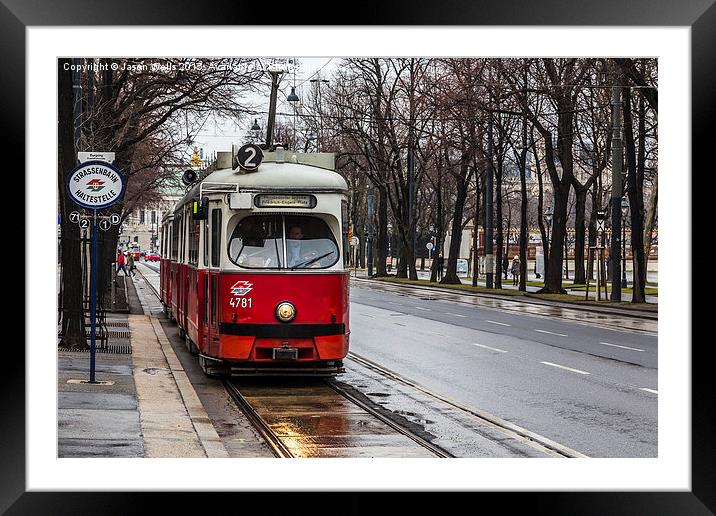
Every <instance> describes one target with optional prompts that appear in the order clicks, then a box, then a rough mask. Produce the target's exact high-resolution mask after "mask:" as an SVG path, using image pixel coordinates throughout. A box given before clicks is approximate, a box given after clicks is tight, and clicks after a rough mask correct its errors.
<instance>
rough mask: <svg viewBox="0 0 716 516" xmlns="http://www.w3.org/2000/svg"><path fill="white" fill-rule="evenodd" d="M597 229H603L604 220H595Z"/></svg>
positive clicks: (600, 230)
mask: <svg viewBox="0 0 716 516" xmlns="http://www.w3.org/2000/svg"><path fill="white" fill-rule="evenodd" d="M597 231H599V232H602V231H604V220H601V219H599V220H597Z"/></svg>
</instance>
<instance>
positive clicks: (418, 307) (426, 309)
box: [415, 306, 430, 312]
mask: <svg viewBox="0 0 716 516" xmlns="http://www.w3.org/2000/svg"><path fill="white" fill-rule="evenodd" d="M415 308H417V309H418V310H425V311H426V312H429V311H430V308H423V307H422V306H416V307H415Z"/></svg>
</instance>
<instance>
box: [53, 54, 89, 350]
mask: <svg viewBox="0 0 716 516" xmlns="http://www.w3.org/2000/svg"><path fill="white" fill-rule="evenodd" d="M65 64H67V65H69V64H70V60H69V59H59V60H58V62H57V66H58V69H57V73H58V113H57V114H58V119H57V136H58V171H57V177H58V187H59V192H60V193H59V201H60V232H61V247H60V253H61V257H62V262H61V264H60V273H61V278H60V285H61V287H60V294H59V308H60V314H61V325H62V330H61V333H62V338H61V340H60V342H59V344H60V345H61V346H64V347H69V348H75V349H86V348H87V347H88V346H87V335H86V333H85V325H84V321H85V318H84V306H83V299H82V298H83V292H82V266H81V255H80V229H79V226H78V225H77V224H74V223H71V222H70V221H69V213H70V212H71V211H74V210H78V209H79V207H78V206H76V205H75V204H74V203H73V202H72V201H71V200H70V199H69V197H68V194H67V187H66V183H67V175H68V173H69V172H70V170H72V169H73V168H74V166H75V164H76V162H77V160H76V155H75V146H74V127H73V123H72V118H73V112H72V105H73V91H72V72H71V71H69V69H67V70H65V68H66V67H65ZM67 68H68V67H67Z"/></svg>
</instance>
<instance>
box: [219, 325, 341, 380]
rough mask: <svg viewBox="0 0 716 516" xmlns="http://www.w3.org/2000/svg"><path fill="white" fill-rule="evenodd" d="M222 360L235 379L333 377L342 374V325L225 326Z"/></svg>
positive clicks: (221, 339)
mask: <svg viewBox="0 0 716 516" xmlns="http://www.w3.org/2000/svg"><path fill="white" fill-rule="evenodd" d="M221 332H222V334H221V337H220V350H219V355H220V358H221V359H223V360H225V361H226V362H227V365H228V366H229V367H230V369H231V374H232V375H243V374H248V375H256V374H259V375H261V374H267V375H268V374H276V375H324V374H328V375H334V374H337V373H340V372H343V371H344V369H343V362H342V360H343V358H345V356H346V355H347V354H348V341H349V336H348V334H347V333H346V332H345V326H344V325H343V324H303V325H275V324H271V325H269V324H226V323H224V324H222V325H221Z"/></svg>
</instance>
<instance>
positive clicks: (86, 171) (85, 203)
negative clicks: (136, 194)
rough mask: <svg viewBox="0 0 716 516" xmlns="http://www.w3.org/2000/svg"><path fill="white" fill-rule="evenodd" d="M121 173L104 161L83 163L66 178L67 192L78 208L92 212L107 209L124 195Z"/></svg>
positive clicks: (123, 182)
mask: <svg viewBox="0 0 716 516" xmlns="http://www.w3.org/2000/svg"><path fill="white" fill-rule="evenodd" d="M125 186H126V185H125V181H124V176H123V175H122V173H121V172H120V171H119V170H118V169H117V168H116V167H114V166H113V165H110V164H109V163H107V162H104V161H85V162H84V163H82V164H80V165H78V166H77V167H75V168H74V169H73V170H72V171H71V172H70V174H69V175H68V178H67V192H68V193H69V195H70V198H71V199H72V200H73V201H74V202H75V203H76V204H78V205H79V206H82V207H83V208H89V209H92V210H101V209H104V208H108V207H110V206H112V205H113V204H114V203H116V202H117V201H118V200H119V199H121V198H122V195H124V189H125Z"/></svg>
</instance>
